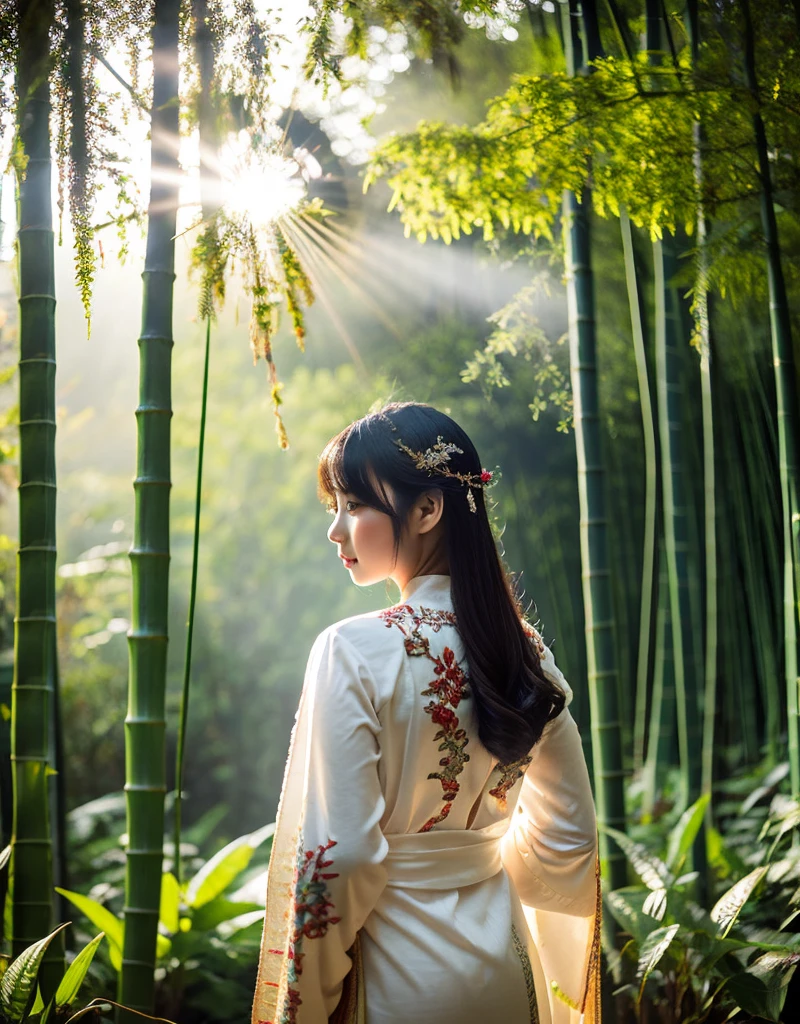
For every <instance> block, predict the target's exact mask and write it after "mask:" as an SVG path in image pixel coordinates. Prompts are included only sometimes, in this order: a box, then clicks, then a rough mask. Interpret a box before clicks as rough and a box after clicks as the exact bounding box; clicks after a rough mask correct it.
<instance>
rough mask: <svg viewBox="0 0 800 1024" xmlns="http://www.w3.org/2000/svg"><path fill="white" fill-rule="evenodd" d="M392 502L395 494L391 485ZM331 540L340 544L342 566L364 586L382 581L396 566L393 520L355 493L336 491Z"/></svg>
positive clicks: (330, 531) (389, 493)
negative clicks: (364, 501) (360, 500)
mask: <svg viewBox="0 0 800 1024" xmlns="http://www.w3.org/2000/svg"><path fill="white" fill-rule="evenodd" d="M387 492H388V497H389V500H390V501H391V500H392V499H393V495H392V493H391V490H390V489H389V488H388V487H387ZM328 539H329V540H330V541H331V542H332V543H333V544H335V545H336V547H337V549H338V551H337V554H338V555H339V557H340V558H341V559H342V565H344V566H345V568H347V569H348V570H349V571H350V577H351V579H352V580H353V582H354V583H356V584H357V585H358V586H360V587H368V586H370V585H371V584H372V583H380V582H381V581H382V580H385V579H387V578H388V577H389V576H392V575H393V571H394V569H395V558H394V533H393V532H392V520H391V519H390V518H389V516H388V515H387V514H386V513H385V512H380V511H378V509H376V508H371V507H370V506H369V505H364V504H362V503H361V502H359V501H358V500H357V499H356V497H355V495H353V494H345V493H344V492H342V491H336V510H335V512H334V520H333V522H332V523H331V525H330V528H329V529H328Z"/></svg>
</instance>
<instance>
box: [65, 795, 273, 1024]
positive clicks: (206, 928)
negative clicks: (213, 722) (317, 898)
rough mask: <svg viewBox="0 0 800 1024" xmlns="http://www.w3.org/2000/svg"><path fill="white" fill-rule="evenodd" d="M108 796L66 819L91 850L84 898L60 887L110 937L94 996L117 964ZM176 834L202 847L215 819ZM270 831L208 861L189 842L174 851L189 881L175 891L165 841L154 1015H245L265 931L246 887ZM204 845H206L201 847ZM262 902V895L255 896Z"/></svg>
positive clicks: (117, 888) (118, 885)
mask: <svg viewBox="0 0 800 1024" xmlns="http://www.w3.org/2000/svg"><path fill="white" fill-rule="evenodd" d="M115 797H116V794H111V795H110V796H109V797H108V798H101V799H100V800H96V801H92V802H91V803H90V804H88V805H85V806H84V807H79V808H76V809H75V810H74V811H72V812H71V814H70V819H71V821H70V823H71V826H72V830H73V832H74V833H76V835H77V836H78V837H79V838H80V845H81V846H82V847H83V848H84V850H85V851H87V852H88V853H89V857H88V860H87V863H84V864H83V865H82V870H81V871H80V876H81V879H82V880H83V881H84V882H85V883H88V888H89V892H90V893H91V895H82V894H81V893H78V892H67V891H65V890H59V891H60V892H61V893H62V895H63V896H65V897H66V898H67V899H68V900H69V901H70V902H72V903H73V904H74V905H75V907H76V908H77V909H78V910H80V911H81V913H82V914H83V915H85V917H86V918H88V919H89V921H91V922H92V924H93V925H94V926H95V927H98V928H103V930H104V931H105V933H106V935H107V936H108V940H109V941H108V956H107V957H105V956H104V957H102V958H101V962H100V963H99V964H98V965H97V970H96V972H95V975H94V978H93V983H94V991H96V992H99V993H104V992H108V993H112V992H113V991H114V990H115V985H116V975H117V972H118V971H119V965H120V962H121V951H122V943H123V938H124V924H123V921H122V920H121V918H120V917H119V916H117V913H116V910H117V908H118V905H119V904H120V903H121V897H122V875H123V871H124V865H123V863H122V858H121V846H120V841H121V837H120V835H119V833H120V831H121V828H122V824H123V822H122V818H123V815H124V805H123V804H122V802H121V801H120V800H118V799H115ZM204 819H205V820H203V819H201V820H200V821H199V822H197V823H195V825H194V826H193V827H192V828H190V829H188V830H186V831H185V832H184V838H185V839H187V840H192V839H193V840H196V841H197V840H206V839H207V838H208V832H209V831H210V830H213V828H214V824H215V822H216V823H218V821H219V813H215V812H213V811H212V812H209V813H208V814H207V815H205V816H204ZM273 830H274V825H267V826H265V827H264V828H261V829H258V830H257V831H256V832H252V833H247V834H245V835H243V836H240V837H238V838H237V839H234V840H233V841H231V842H230V843H228V844H227V845H226V846H224V847H223V848H222V849H221V850H219V851H218V852H217V853H215V854H214V855H213V856H212V857H210V858H209V859H207V860H205V859H203V858H202V857H200V856H198V847H197V846H196V845H195V844H194V843H192V842H186V843H182V844H181V853H182V857H183V860H184V865H185V866H187V867H189V868H190V877H189V879H188V881H187V882H186V883H184V884H179V883H178V881H177V879H176V877H175V875H174V874H173V872H172V870H170V869H171V866H172V863H171V861H172V859H173V852H174V851H173V847H172V846H171V845H170V843H169V841H168V840H166V839H165V844H164V855H165V867H166V868H167V870H166V871H165V872H164V875H163V877H162V887H161V910H160V914H159V918H160V920H159V931H158V940H157V942H158V946H157V964H156V971H155V980H156V997H155V998H156V1012H157V1013H159V1014H163V1015H164V1016H165V1017H168V1018H170V1019H173V1020H175V1021H179V1022H180V1024H211V1022H217V1021H219V1022H222V1021H230V1020H234V1019H235V1020H239V1019H244V1017H246V1016H247V1014H248V1013H249V1011H250V1005H251V1002H252V992H253V986H254V985H255V973H256V966H257V963H258V950H259V945H260V940H261V931H262V928H263V914H264V907H263V901H262V902H257V901H256V900H254V899H252V898H250V892H249V891H250V889H253V890H254V891H256V892H257V893H258V894H261V893H262V890H263V889H264V885H263V875H264V869H265V865H264V859H265V858H264V854H265V852H266V853H268V850H269V847H270V843H271V837H272V832H273ZM203 845H205V841H203ZM258 899H261V896H260V895H259V896H258Z"/></svg>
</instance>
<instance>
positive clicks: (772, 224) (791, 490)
mask: <svg viewBox="0 0 800 1024" xmlns="http://www.w3.org/2000/svg"><path fill="white" fill-rule="evenodd" d="M741 5H742V13H743V14H744V21H745V40H744V43H745V47H744V51H745V74H746V77H747V86H748V89H749V90H750V94H751V95H752V97H753V101H754V111H753V134H754V136H755V146H756V156H757V158H758V173H759V178H760V179H761V223H762V227H763V230H764V239H765V241H766V245H767V280H768V284H769V315H770V328H771V338H772V360H773V365H774V367H775V393H776V401H777V419H778V451H779V462H780V480H781V505H782V510H783V628H784V644H783V646H784V673H785V678H786V710H787V717H788V722H787V726H788V736H789V742H788V746H789V769H790V781H791V787H792V793H793V794H794V795H797V794H800V718H799V717H798V714H799V711H800V709H798V676H797V627H798V604H797V585H798V577H799V576H800V569H799V568H798V562H800V553H799V552H800V504H798V464H797V461H798V460H797V438H798V430H800V420H799V419H798V411H797V394H796V391H795V379H794V378H795V371H794V360H793V355H792V323H791V315H790V310H789V302H788V297H787V294H786V282H785V279H784V276H783V265H782V262H781V249H780V238H779V235H778V221H777V218H776V216H775V205H774V202H773V197H772V173H771V171H770V166H769V147H768V145H767V133H766V131H765V128H764V121H763V119H762V117H761V110H760V107H759V86H758V79H757V76H756V66H755V37H754V33H753V23H752V18H751V14H750V2H749V0H741Z"/></svg>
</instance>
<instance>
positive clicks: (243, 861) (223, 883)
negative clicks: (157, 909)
mask: <svg viewBox="0 0 800 1024" xmlns="http://www.w3.org/2000/svg"><path fill="white" fill-rule="evenodd" d="M274 832H275V823H274V822H272V823H271V824H269V825H265V826H264V827H263V828H260V829H258V831H256V832H250V833H248V835H244V836H240V837H239V838H238V839H234V840H233V842H230V843H228V845H227V846H224V847H223V848H222V849H221V850H220V851H219V853H216V854H215V855H214V856H213V857H212V858H211V860H209V861H207V862H206V863H205V864H204V865H203V866H202V867H201V868H200V870H199V871H198V872H197V874H196V875H195V876H194V878H193V879H192V880H191V881H190V882H189V886H188V888H187V890H186V902H187V903H188V905H189V906H190V907H192V908H193V909H197V908H198V907H202V906H203V904H205V903H210V902H211V900H213V899H214V898H215V897H216V896H219V894H220V893H221V892H224V891H225V889H227V888H228V886H229V885H230V884H231V882H232V881H233V880H234V879H235V878H236V877H237V876H238V875H240V874H241V873H242V871H244V869H245V868H246V867H247V865H248V864H249V863H250V860H251V858H252V856H253V853H254V852H255V850H256V849H257V848H258V847H259V846H260V845H261V844H262V843H264V842H266V841H267V840H268V839H271V837H272V835H273V833H274Z"/></svg>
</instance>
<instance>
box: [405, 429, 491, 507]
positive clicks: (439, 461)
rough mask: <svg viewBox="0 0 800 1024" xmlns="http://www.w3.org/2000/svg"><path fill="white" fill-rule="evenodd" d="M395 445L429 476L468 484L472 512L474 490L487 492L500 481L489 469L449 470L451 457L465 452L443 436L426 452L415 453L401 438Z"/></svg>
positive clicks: (468, 502) (439, 436) (468, 497)
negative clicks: (472, 471) (472, 470)
mask: <svg viewBox="0 0 800 1024" xmlns="http://www.w3.org/2000/svg"><path fill="white" fill-rule="evenodd" d="M394 443H395V444H396V445H397V447H398V448H401V449H402V450H403V451H404V452H405V453H406V454H407V455H410V456H411V458H412V459H413V460H414V465H415V466H416V467H417V469H423V470H425V471H426V472H427V474H428V476H433V475H434V474H435V473H439V474H441V475H442V476H451V477H453V478H454V479H456V480H460V481H461V483H463V484H466V485H467V504H468V505H469V510H470V512H476V511H477V507H476V505H475V495H474V494H473V493H472V488H473V487H480V488H481V489H482V490H485V489H486V488H487V487H493V486H494V485H495V484H496V483H497V480H498V479H499V474H498V473H496V472H495V473H493V472H492V471H491V470H488V469H481V471H480V473H454V472H453V470H451V469H448V468H447V466H446V465H445V463H446V462H449V461H450V456H451V455H452V454H453V453H458V454H459V455H463V454H464V450H463V449H462V448H459V447H458V445H456V444H454V443H453V442H452V441H443V440H442V435H441V434H439V435H438V437H437V438H436V444H435V445H433V446H432V447H431V448H426V449H425V451H424V452H415V451H413V450H412V449H411V448H409V447H408V445H405V444H403V442H402V440H401V439H400V438H398V439H397V440H396V441H395V442H394Z"/></svg>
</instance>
